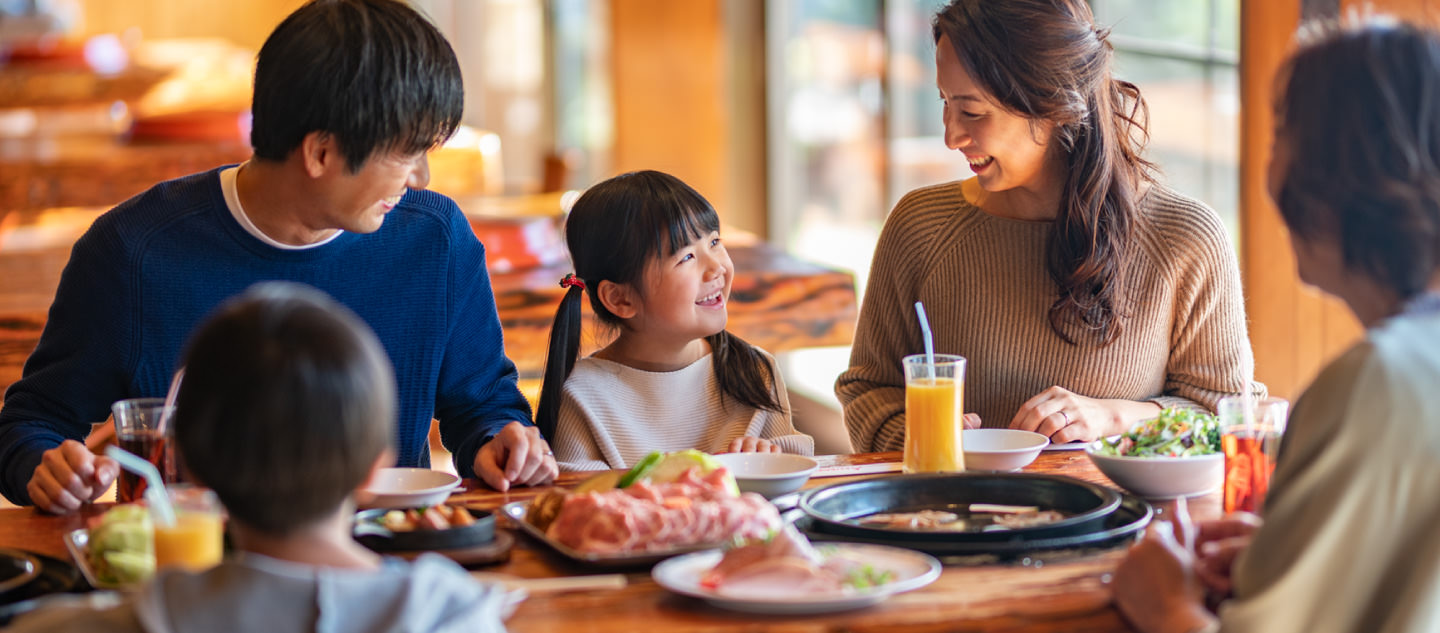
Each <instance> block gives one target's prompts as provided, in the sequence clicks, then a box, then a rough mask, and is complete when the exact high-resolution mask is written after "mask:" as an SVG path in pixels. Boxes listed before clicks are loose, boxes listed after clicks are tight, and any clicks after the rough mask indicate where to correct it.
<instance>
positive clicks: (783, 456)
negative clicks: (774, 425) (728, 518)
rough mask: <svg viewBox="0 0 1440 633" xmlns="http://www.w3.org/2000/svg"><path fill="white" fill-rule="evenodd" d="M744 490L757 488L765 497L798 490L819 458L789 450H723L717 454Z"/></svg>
mask: <svg viewBox="0 0 1440 633" xmlns="http://www.w3.org/2000/svg"><path fill="white" fill-rule="evenodd" d="M715 459H717V460H719V461H720V463H721V464H724V465H725V468H726V469H727V470H729V471H730V474H731V475H733V476H734V477H735V483H736V484H737V485H739V486H740V491H741V492H754V493H758V494H760V496H762V497H765V498H766V499H772V498H774V497H778V496H780V495H783V494H787V493H791V492H795V491H796V490H799V489H800V487H801V486H803V485H805V482H806V481H808V480H809V479H810V475H811V473H814V472H815V469H816V468H818V467H819V466H820V462H817V461H815V460H814V459H811V458H809V457H805V456H804V455H790V454H788V453H724V454H720V455H716V456H715Z"/></svg>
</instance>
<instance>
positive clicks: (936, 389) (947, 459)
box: [904, 377, 965, 473]
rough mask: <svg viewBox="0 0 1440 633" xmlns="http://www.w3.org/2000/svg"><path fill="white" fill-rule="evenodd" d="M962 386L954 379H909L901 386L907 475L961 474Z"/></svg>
mask: <svg viewBox="0 0 1440 633" xmlns="http://www.w3.org/2000/svg"><path fill="white" fill-rule="evenodd" d="M964 401H965V383H963V382H960V381H957V380H955V379H954V378H944V377H941V378H912V379H911V380H909V381H907V382H906V383H905V464H904V469H905V472H907V473H933V472H960V471H963V470H965V451H964V449H963V447H962V445H961V439H960V438H961V431H962V430H963V429H964V424H963V423H962V416H963V415H964V412H965V408H964V406H963V404H964Z"/></svg>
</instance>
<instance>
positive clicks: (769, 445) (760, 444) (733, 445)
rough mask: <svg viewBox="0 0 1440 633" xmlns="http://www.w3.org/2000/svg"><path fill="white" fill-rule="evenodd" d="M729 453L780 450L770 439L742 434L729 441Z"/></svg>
mask: <svg viewBox="0 0 1440 633" xmlns="http://www.w3.org/2000/svg"><path fill="white" fill-rule="evenodd" d="M728 452H730V453H779V452H782V451H781V450H780V447H779V446H776V445H775V444H774V443H773V442H771V441H770V440H762V439H760V438H758V437H753V436H750V435H742V436H740V437H737V438H735V441H733V442H730V450H729V451H728Z"/></svg>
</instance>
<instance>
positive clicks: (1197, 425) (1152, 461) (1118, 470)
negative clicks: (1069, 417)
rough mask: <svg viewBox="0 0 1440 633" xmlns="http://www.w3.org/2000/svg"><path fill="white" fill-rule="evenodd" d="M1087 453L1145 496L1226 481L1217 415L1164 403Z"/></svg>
mask: <svg viewBox="0 0 1440 633" xmlns="http://www.w3.org/2000/svg"><path fill="white" fill-rule="evenodd" d="M1085 454H1086V455H1087V456H1089V457H1090V461H1091V462H1093V463H1094V464H1095V467H1096V468H1098V469H1099V470H1100V472H1101V473H1104V474H1105V476H1106V477H1109V478H1110V481H1113V482H1115V485H1117V486H1120V487H1121V488H1124V489H1126V490H1129V491H1130V492H1133V493H1135V494H1137V495H1140V496H1142V497H1145V498H1147V499H1176V498H1180V497H1193V496H1198V495H1203V494H1208V493H1210V492H1214V491H1215V490H1218V489H1219V488H1220V487H1221V485H1223V484H1224V482H1225V455H1224V454H1223V453H1222V452H1221V451H1220V430H1219V425H1218V424H1217V423H1216V421H1215V418H1214V416H1211V415H1209V414H1204V413H1195V412H1192V411H1188V410H1178V409H1166V410H1164V411H1161V412H1160V416H1159V417H1157V418H1155V419H1153V420H1145V421H1142V422H1140V423H1138V424H1136V425H1135V426H1134V427H1133V428H1132V429H1131V430H1130V431H1129V432H1127V433H1125V434H1123V435H1117V436H1114V437H1111V438H1101V439H1098V440H1095V441H1094V442H1091V443H1090V444H1089V445H1088V446H1086V448H1085Z"/></svg>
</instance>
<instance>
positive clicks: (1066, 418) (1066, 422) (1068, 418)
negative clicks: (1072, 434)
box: [1060, 409, 1070, 426]
mask: <svg viewBox="0 0 1440 633" xmlns="http://www.w3.org/2000/svg"><path fill="white" fill-rule="evenodd" d="M1060 415H1063V416H1065V426H1070V414H1069V413H1066V412H1065V410H1064V409H1061V410H1060Z"/></svg>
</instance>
